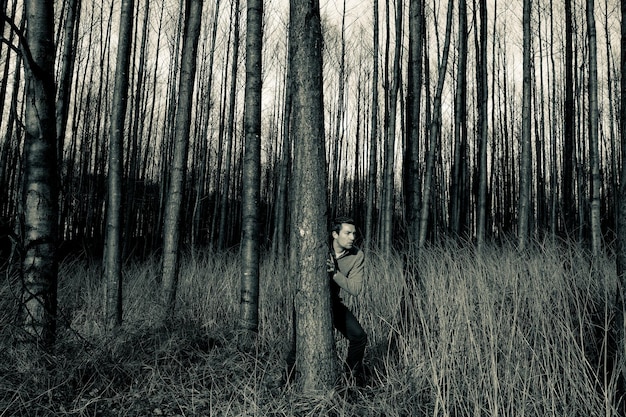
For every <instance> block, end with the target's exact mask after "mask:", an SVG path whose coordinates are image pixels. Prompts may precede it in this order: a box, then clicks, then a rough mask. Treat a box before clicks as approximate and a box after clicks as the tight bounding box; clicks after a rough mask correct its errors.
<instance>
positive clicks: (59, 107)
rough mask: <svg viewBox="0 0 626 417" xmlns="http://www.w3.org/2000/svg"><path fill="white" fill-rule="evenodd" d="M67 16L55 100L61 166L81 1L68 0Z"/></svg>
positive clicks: (61, 163)
mask: <svg viewBox="0 0 626 417" xmlns="http://www.w3.org/2000/svg"><path fill="white" fill-rule="evenodd" d="M68 3H69V4H68V6H67V16H66V17H65V25H64V27H63V35H64V39H63V52H62V59H61V76H60V77H59V82H58V84H59V89H58V93H57V99H56V103H57V104H56V129H57V142H58V144H57V161H58V164H59V165H60V166H61V165H63V148H64V144H65V129H66V125H67V118H68V113H69V107H70V97H71V95H70V86H71V84H72V76H73V74H74V60H75V55H76V54H75V49H76V41H77V39H78V30H77V29H76V27H77V26H78V22H79V19H80V9H81V3H82V2H81V0H69V1H68Z"/></svg>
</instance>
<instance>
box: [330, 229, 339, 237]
mask: <svg viewBox="0 0 626 417" xmlns="http://www.w3.org/2000/svg"><path fill="white" fill-rule="evenodd" d="M331 235H332V237H333V239H337V238H338V237H339V233H337V232H335V231H334V230H333V231H332V233H331Z"/></svg>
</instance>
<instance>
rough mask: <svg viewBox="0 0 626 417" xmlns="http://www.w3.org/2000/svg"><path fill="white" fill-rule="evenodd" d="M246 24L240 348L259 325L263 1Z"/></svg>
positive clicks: (252, 3)
mask: <svg viewBox="0 0 626 417" xmlns="http://www.w3.org/2000/svg"><path fill="white" fill-rule="evenodd" d="M246 22H247V27H246V93H245V105H244V106H245V107H244V128H245V155H244V168H243V196H242V205H243V207H242V234H241V254H242V264H243V265H242V275H241V300H240V303H239V327H240V329H241V330H242V333H241V335H240V338H239V345H240V347H241V348H243V349H245V350H247V349H249V348H250V345H251V343H250V342H251V341H252V340H253V338H254V336H255V335H256V333H257V332H258V327H259V230H260V227H259V217H260V216H259V208H260V204H259V203H260V201H259V200H260V194H261V86H262V80H261V64H262V51H263V48H262V46H263V0H248V11H247V19H246Z"/></svg>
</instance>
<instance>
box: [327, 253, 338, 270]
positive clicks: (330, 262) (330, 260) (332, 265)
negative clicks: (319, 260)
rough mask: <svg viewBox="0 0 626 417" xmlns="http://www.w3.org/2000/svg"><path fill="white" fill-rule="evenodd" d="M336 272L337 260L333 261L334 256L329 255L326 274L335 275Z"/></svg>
mask: <svg viewBox="0 0 626 417" xmlns="http://www.w3.org/2000/svg"><path fill="white" fill-rule="evenodd" d="M335 271H336V268H335V260H334V259H333V255H332V254H329V255H328V258H327V259H326V272H328V273H335Z"/></svg>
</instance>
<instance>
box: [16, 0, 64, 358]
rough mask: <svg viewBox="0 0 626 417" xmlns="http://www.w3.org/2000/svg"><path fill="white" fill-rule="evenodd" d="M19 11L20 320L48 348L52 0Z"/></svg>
mask: <svg viewBox="0 0 626 417" xmlns="http://www.w3.org/2000/svg"><path fill="white" fill-rule="evenodd" d="M24 11H25V13H26V20H27V26H28V29H27V32H26V38H25V40H23V41H22V45H21V47H22V54H23V63H24V69H25V71H24V73H25V76H26V106H25V126H24V127H25V133H26V135H25V139H24V188H23V195H22V196H23V207H24V236H23V251H24V252H23V259H22V299H21V319H22V325H23V328H24V330H25V332H26V334H27V335H28V336H30V337H32V339H33V341H35V342H36V343H43V345H44V346H46V347H51V346H52V345H53V344H54V341H55V333H56V319H57V317H56V316H57V276H58V264H57V259H56V250H57V241H58V227H57V221H58V186H57V160H56V158H57V151H56V139H57V138H56V122H55V110H54V109H55V83H54V59H55V57H54V45H53V40H54V10H53V3H52V2H50V1H46V0H27V1H25V10H24Z"/></svg>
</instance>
